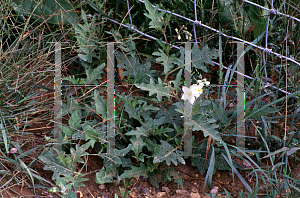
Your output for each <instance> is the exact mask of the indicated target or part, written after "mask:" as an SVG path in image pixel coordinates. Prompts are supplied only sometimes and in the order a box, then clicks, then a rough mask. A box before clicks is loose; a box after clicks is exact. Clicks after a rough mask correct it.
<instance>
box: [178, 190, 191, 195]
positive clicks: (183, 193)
mask: <svg viewBox="0 0 300 198" xmlns="http://www.w3.org/2000/svg"><path fill="white" fill-rule="evenodd" d="M176 194H178V195H186V194H188V192H187V191H186V190H182V189H177V190H176Z"/></svg>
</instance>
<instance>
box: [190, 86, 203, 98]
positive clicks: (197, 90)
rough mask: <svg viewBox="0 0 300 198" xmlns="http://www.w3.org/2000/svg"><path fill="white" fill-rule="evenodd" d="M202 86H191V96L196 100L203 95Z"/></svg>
mask: <svg viewBox="0 0 300 198" xmlns="http://www.w3.org/2000/svg"><path fill="white" fill-rule="evenodd" d="M202 88H203V84H202V83H201V84H199V85H198V84H193V85H192V86H191V90H192V95H193V96H195V97H196V98H198V97H199V96H200V95H201V94H202V93H203V89H202Z"/></svg>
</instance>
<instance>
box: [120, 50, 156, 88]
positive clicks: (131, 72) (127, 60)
mask: <svg viewBox="0 0 300 198" xmlns="http://www.w3.org/2000/svg"><path fill="white" fill-rule="evenodd" d="M115 54H116V58H117V59H118V61H120V62H119V64H118V65H117V67H119V68H123V69H125V71H124V72H122V74H121V75H122V76H129V77H130V78H134V82H135V83H143V82H144V83H146V82H147V83H148V82H149V81H150V77H151V76H154V75H155V74H156V73H157V72H156V71H155V70H151V57H149V58H147V59H146V60H145V61H144V62H143V63H140V61H139V58H138V57H131V56H128V57H127V56H126V55H125V54H124V53H121V52H119V51H116V53H115Z"/></svg>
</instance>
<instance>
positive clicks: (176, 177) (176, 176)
mask: <svg viewBox="0 0 300 198" xmlns="http://www.w3.org/2000/svg"><path fill="white" fill-rule="evenodd" d="M169 173H170V175H171V177H172V178H174V181H175V182H176V183H177V184H178V185H179V186H180V187H181V188H182V187H183V181H182V178H181V177H179V176H180V174H179V173H178V172H177V171H175V170H174V168H171V169H169Z"/></svg>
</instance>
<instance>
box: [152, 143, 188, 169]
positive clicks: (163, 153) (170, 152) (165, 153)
mask: <svg viewBox="0 0 300 198" xmlns="http://www.w3.org/2000/svg"><path fill="white" fill-rule="evenodd" d="M160 142H161V144H160V145H158V146H157V147H156V148H155V151H154V152H155V154H154V155H153V156H154V159H153V163H154V164H155V163H159V162H163V161H166V163H167V165H168V166H169V165H170V164H171V162H173V163H174V164H175V166H177V160H178V161H179V162H180V163H182V164H185V161H184V159H183V158H182V157H181V154H182V151H178V150H177V149H176V148H174V147H173V146H172V145H171V144H169V143H168V142H166V141H163V140H160Z"/></svg>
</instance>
